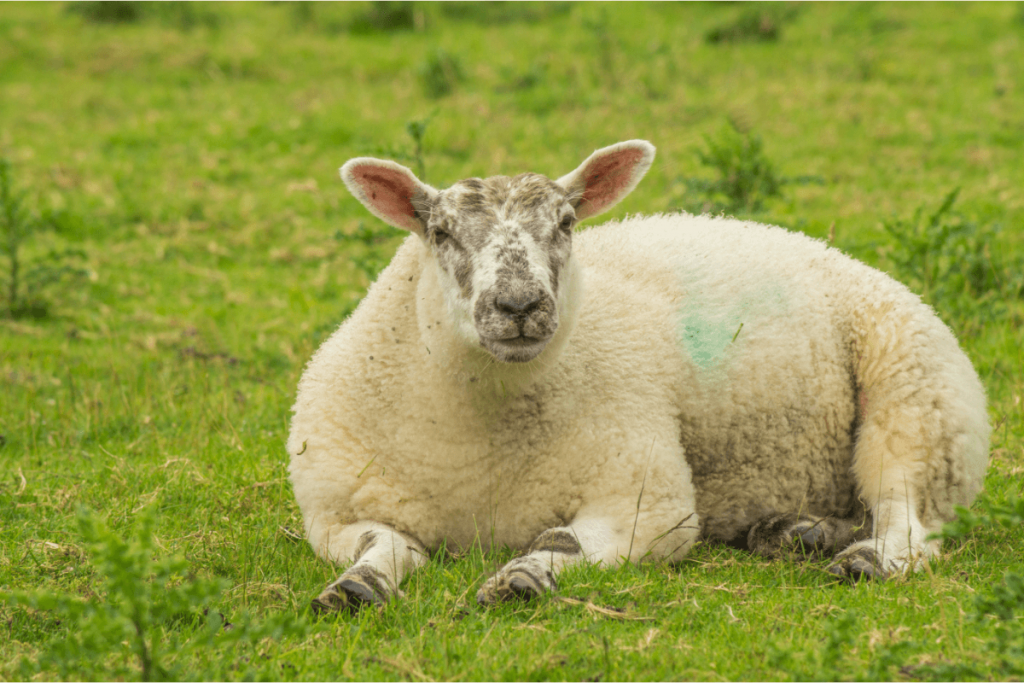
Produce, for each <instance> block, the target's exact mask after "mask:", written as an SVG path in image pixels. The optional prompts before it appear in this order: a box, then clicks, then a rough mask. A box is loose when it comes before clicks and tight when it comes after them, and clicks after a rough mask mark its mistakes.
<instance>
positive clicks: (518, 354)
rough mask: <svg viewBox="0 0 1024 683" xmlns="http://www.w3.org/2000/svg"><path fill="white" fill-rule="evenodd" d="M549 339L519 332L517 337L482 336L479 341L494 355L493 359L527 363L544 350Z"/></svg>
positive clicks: (504, 361)
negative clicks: (490, 337)
mask: <svg viewBox="0 0 1024 683" xmlns="http://www.w3.org/2000/svg"><path fill="white" fill-rule="evenodd" d="M550 339H551V337H545V338H543V339H538V338H537V337H528V336H526V335H524V334H521V335H519V336H518V337H510V338H508V339H488V338H486V337H484V338H482V339H481V340H480V343H481V344H482V345H483V347H484V348H485V349H487V351H488V352H489V353H490V354H491V355H492V356H494V358H495V360H498V361H500V362H502V363H527V362H529V361H531V360H533V359H534V358H536V357H537V356H538V355H539V354H540V352H541V351H543V350H544V347H545V346H547V344H548V341H550Z"/></svg>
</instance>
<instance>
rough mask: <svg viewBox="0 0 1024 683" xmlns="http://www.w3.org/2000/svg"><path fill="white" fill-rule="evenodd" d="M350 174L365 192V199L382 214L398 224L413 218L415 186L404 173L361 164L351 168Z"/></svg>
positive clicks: (414, 215) (414, 212) (414, 213)
mask: <svg viewBox="0 0 1024 683" xmlns="http://www.w3.org/2000/svg"><path fill="white" fill-rule="evenodd" d="M352 175H353V176H354V177H355V179H356V180H357V181H358V183H359V185H360V186H361V187H362V188H363V192H365V193H366V200H367V201H368V202H370V204H372V205H373V207H374V208H375V209H377V211H379V212H380V213H381V214H382V215H384V216H386V217H387V218H388V219H390V220H393V221H395V222H396V223H399V224H406V223H408V221H409V219H410V218H411V219H415V217H416V209H415V208H414V207H413V205H412V197H413V194H414V192H415V188H414V186H413V184H412V182H411V179H410V178H409V177H408V176H406V175H405V174H404V173H402V172H401V171H395V170H392V169H389V168H381V167H380V166H362V167H359V168H356V169H353V172H352Z"/></svg>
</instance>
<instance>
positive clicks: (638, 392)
mask: <svg viewBox="0 0 1024 683" xmlns="http://www.w3.org/2000/svg"><path fill="white" fill-rule="evenodd" d="M653 159H654V147H653V146H652V145H650V144H649V143H647V142H644V141H631V142H623V143H619V144H617V145H613V146H611V147H607V148H604V149H601V150H598V151H597V152H595V153H594V154H593V155H591V156H590V157H589V158H588V159H587V160H586V161H585V162H583V164H582V165H580V167H579V168H577V169H576V170H575V171H573V172H572V173H570V174H568V175H566V176H564V177H562V178H560V179H558V180H557V181H552V180H549V179H548V178H546V177H544V176H542V175H537V174H530V173H527V174H522V175H518V176H516V177H514V178H510V177H506V176H496V177H493V178H488V179H486V180H481V179H475V178H473V179H469V180H463V181H461V182H459V183H456V184H455V185H453V186H452V187H450V188H448V189H445V190H436V189H434V188H432V187H430V186H428V185H426V184H424V183H422V182H420V181H419V180H417V178H416V177H415V176H414V175H413V174H412V172H411V171H409V170H408V169H407V168H404V167H403V166H400V165H398V164H396V163H393V162H390V161H381V160H377V159H369V158H359V159H353V160H351V161H349V162H348V163H347V164H345V166H344V167H342V169H341V174H342V178H343V179H344V181H345V183H346V185H347V186H348V187H349V189H350V190H351V191H352V193H353V194H354V195H355V196H356V197H357V198H358V199H359V200H360V201H361V202H362V203H363V204H364V205H365V206H366V207H367V208H368V209H369V210H370V211H371V212H372V213H373V214H374V215H376V216H378V217H379V218H381V219H382V220H384V221H385V222H387V223H389V224H391V225H393V226H397V227H399V228H402V229H404V230H408V231H409V232H411V233H413V235H412V236H410V237H409V238H408V239H406V241H405V242H404V243H403V244H402V246H401V248H400V249H399V250H398V252H397V254H396V255H395V257H394V259H393V260H392V262H391V264H390V265H389V266H388V267H387V268H386V269H385V270H384V271H383V272H382V273H381V275H380V277H379V278H378V280H377V282H376V283H374V284H373V286H371V288H370V290H369V292H368V293H367V295H366V298H365V299H364V300H363V301H362V303H361V304H360V305H359V307H358V308H357V309H356V311H355V312H354V313H353V314H352V316H351V317H350V318H349V319H348V320H346V321H345V322H344V324H342V326H341V327H340V328H339V329H338V331H337V332H336V333H335V334H334V335H333V336H332V337H331V338H330V339H329V340H327V341H326V342H325V343H324V344H323V346H322V347H321V348H320V349H319V350H318V351H317V353H316V354H315V356H314V357H313V359H312V360H311V361H310V362H309V365H308V367H307V369H306V372H305V374H304V375H303V377H302V380H301V382H300V384H299V391H298V398H297V400H296V403H295V408H294V411H295V415H294V418H293V420H292V427H291V435H290V438H289V441H288V449H289V452H290V453H291V454H292V460H291V480H292V484H293V486H294V489H295V495H296V499H297V501H298V504H299V506H300V508H301V509H302V514H303V518H304V520H305V529H306V535H307V538H308V539H309V542H310V543H311V544H312V546H313V548H314V550H315V551H316V553H317V554H318V555H320V556H321V557H324V558H329V559H330V560H333V561H334V562H337V563H341V564H345V563H353V564H352V566H351V567H350V568H348V569H347V570H345V571H344V573H342V575H341V577H340V578H339V579H338V580H337V581H335V582H333V583H332V584H331V585H329V586H328V587H327V588H326V590H324V591H323V593H321V595H320V596H319V597H318V598H317V599H316V600H315V601H314V607H316V608H317V609H320V610H331V609H338V608H341V607H343V606H346V605H348V606H356V605H359V604H362V603H364V602H380V601H383V600H386V599H388V598H389V597H391V596H395V595H400V592H399V585H400V584H401V582H402V580H403V578H404V577H405V576H406V575H407V574H408V573H409V572H411V571H412V570H413V569H415V568H416V567H418V566H420V565H422V564H423V563H424V561H425V558H426V557H427V553H428V552H430V551H433V550H435V549H437V548H439V547H440V546H442V544H443V545H445V546H446V547H447V548H449V549H458V548H466V547H468V546H471V545H472V544H480V545H481V546H482V547H483V548H484V549H489V548H494V547H501V546H503V545H507V546H510V547H512V548H515V549H519V550H525V551H527V552H526V554H524V555H522V556H520V557H518V558H516V559H514V560H512V561H511V562H509V563H508V564H506V565H505V566H504V567H502V568H501V569H500V570H499V571H498V572H497V574H495V575H494V576H492V577H490V578H489V579H488V580H487V581H486V582H485V583H484V585H483V587H482V588H481V589H480V591H479V593H478V596H477V598H478V600H479V601H480V602H481V603H484V604H486V603H491V602H494V601H496V600H501V599H504V598H507V597H510V596H515V595H518V596H524V597H529V596H531V595H535V594H540V593H543V592H545V591H548V590H552V589H554V587H555V580H556V577H557V575H558V573H559V572H560V571H561V570H562V569H563V568H564V567H565V566H567V565H569V564H572V563H576V562H582V561H588V562H600V563H604V564H607V565H616V564H618V563H621V562H625V561H632V562H636V561H641V560H644V559H664V560H670V561H671V560H678V559H679V558H681V557H682V556H683V555H684V554H685V553H686V552H687V550H688V549H689V548H690V547H691V546H692V545H693V543H694V541H696V540H697V539H698V538H700V537H703V538H710V539H718V540H721V541H725V542H729V543H733V544H737V545H746V546H747V547H749V548H750V549H751V550H754V551H756V552H759V553H761V554H764V555H767V556H778V555H783V554H784V555H793V554H795V551H803V552H812V553H816V554H818V555H823V556H825V555H827V556H832V555H835V559H834V561H833V562H832V564H831V565H830V570H831V571H832V572H834V573H835V574H838V575H840V576H845V577H849V578H858V577H861V576H875V577H884V576H886V575H888V574H891V573H894V572H903V571H909V570H913V569H914V568H916V567H917V566H919V565H920V564H921V562H922V561H923V560H924V559H925V558H927V557H928V556H931V555H933V554H934V553H935V552H936V550H937V547H938V542H937V541H933V540H928V534H929V533H931V532H934V531H936V530H937V529H938V528H939V527H940V525H941V524H942V522H943V521H945V520H949V519H950V518H951V517H952V516H953V508H954V506H956V505H969V504H970V503H971V501H972V500H973V499H974V496H975V495H976V494H977V492H978V491H979V489H980V488H981V484H982V478H983V476H984V472H985V468H986V465H987V460H988V436H989V425H988V419H987V414H986V408H985V395H984V391H983V389H982V386H981V383H980V382H979V380H978V377H977V375H976V374H975V372H974V370H973V368H972V367H971V364H970V362H969V361H968V359H967V357H966V356H965V355H964V354H963V352H962V351H961V350H960V348H959V346H958V345H957V341H956V339H955V338H954V336H953V335H952V334H951V332H950V331H949V329H948V328H947V327H946V326H945V325H943V324H942V322H940V321H939V319H938V318H937V317H936V316H935V314H934V313H933V312H932V310H931V309H930V308H929V307H928V306H926V305H924V304H923V303H921V301H920V300H919V298H918V297H917V296H915V295H914V294H912V293H911V292H910V291H908V290H907V289H906V287H904V286H903V285H901V284H899V283H897V282H895V281H893V280H892V279H890V278H889V277H888V276H887V275H885V274H883V273H881V272H879V271H877V270H874V269H872V268H869V267H867V266H865V265H863V264H861V263H859V262H856V261H853V260H851V259H850V258H848V257H846V256H844V255H843V254H842V253H840V252H839V251H837V250H835V249H832V248H829V247H828V246H827V245H825V244H824V243H822V242H820V241H816V240H813V239H809V238H808V237H806V236H803V235H801V234H797V233H791V232H787V231H785V230H783V229H780V228H775V227H768V226H764V225H758V224H755V223H749V222H743V221H738V220H731V219H723V218H711V217H708V216H690V215H686V214H678V215H657V216H649V217H633V218H627V219H626V220H623V221H621V222H612V223H606V224H604V225H601V226H598V227H595V228H591V229H589V230H587V231H585V232H573V228H574V227H575V225H576V224H577V223H578V222H579V221H582V220H585V219H587V218H590V217H591V216H595V215H597V214H599V213H601V212H603V211H605V210H607V209H608V208H610V207H611V206H613V205H614V204H615V203H616V202H618V201H619V200H620V199H622V198H623V197H624V196H625V195H626V194H628V193H629V192H630V191H631V190H632V189H633V187H635V186H636V184H637V183H638V182H639V180H640V179H641V178H642V177H643V175H644V173H646V171H647V169H648V168H649V167H650V165H651V162H652V161H653Z"/></svg>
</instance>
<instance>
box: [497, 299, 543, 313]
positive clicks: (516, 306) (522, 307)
mask: <svg viewBox="0 0 1024 683" xmlns="http://www.w3.org/2000/svg"><path fill="white" fill-rule="evenodd" d="M540 299H541V298H540V296H539V295H534V294H527V295H524V296H516V295H511V294H499V295H498V297H497V298H496V299H495V300H494V305H495V307H496V308H497V309H498V310H499V311H501V312H502V313H504V314H505V315H511V316H525V315H529V314H530V313H532V312H533V311H535V310H537V308H538V307H539V306H540Z"/></svg>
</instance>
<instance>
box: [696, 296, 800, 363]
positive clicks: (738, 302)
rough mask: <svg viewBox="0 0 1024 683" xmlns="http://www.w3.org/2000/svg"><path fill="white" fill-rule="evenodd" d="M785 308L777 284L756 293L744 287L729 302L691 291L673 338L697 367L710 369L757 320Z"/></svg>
mask: <svg viewBox="0 0 1024 683" xmlns="http://www.w3.org/2000/svg"><path fill="white" fill-rule="evenodd" d="M716 299H717V300H716ZM786 308H787V306H786V297H785V294H784V293H783V290H782V288H781V287H778V286H775V287H766V288H765V289H764V290H763V291H761V292H757V293H754V292H750V291H749V290H748V291H746V292H743V293H741V294H740V295H739V296H736V297H735V298H734V299H733V300H731V301H730V300H724V299H722V298H717V297H716V298H711V297H705V296H701V295H700V294H699V293H695V292H694V291H693V290H691V291H690V293H689V295H688V296H687V298H686V302H685V303H684V304H683V306H682V307H681V308H680V318H679V327H678V330H677V337H678V339H679V343H680V344H681V345H682V346H683V347H684V348H685V349H686V351H687V353H688V354H689V355H690V358H692V359H693V362H694V363H696V364H697V367H699V368H700V369H701V370H704V371H708V370H712V369H714V368H716V367H718V366H719V365H720V363H721V362H722V360H724V359H725V357H726V356H727V355H728V352H729V348H730V347H731V346H733V345H734V344H735V345H742V343H743V341H744V337H745V336H751V335H752V334H753V333H754V332H755V331H756V330H757V320H758V319H764V318H765V317H768V316H772V317H774V316H778V315H781V314H784V313H785V310H786Z"/></svg>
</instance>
